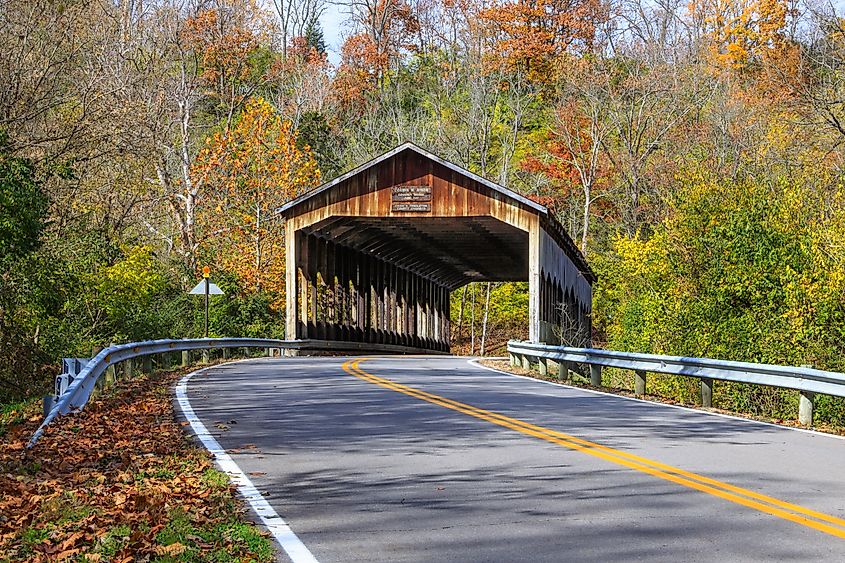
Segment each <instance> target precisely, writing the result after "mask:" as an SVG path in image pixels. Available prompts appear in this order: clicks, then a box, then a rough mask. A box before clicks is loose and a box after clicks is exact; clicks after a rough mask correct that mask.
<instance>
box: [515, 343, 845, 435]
mask: <svg viewBox="0 0 845 563" xmlns="http://www.w3.org/2000/svg"><path fill="white" fill-rule="evenodd" d="M508 353H509V354H510V356H511V363H512V364H514V363H517V362H518V363H519V364H521V365H523V367H528V365H529V364H530V363H531V361H530V359H531V358H534V359H536V360H537V362H538V363H539V364H540V370H541V372H542V371H544V368H545V371H547V370H548V365H547V362H548V360H552V361H553V362H558V363H560V364H566V363H570V364H587V365H589V366H590V382H591V383H592V384H593V385H594V386H596V387H600V386H601V368H602V367H613V368H620V369H628V370H633V371H634V373H635V380H634V391H635V393H636V394H637V395H642V394H644V393H645V383H646V378H645V374H646V373H647V372H651V373H663V374H671V375H682V376H686V377H697V378H699V379H700V380H701V391H702V392H701V395H702V405H703V406H705V407H709V406H711V401H712V392H713V380H722V381H736V382H740V383H753V384H757V385H768V386H772V387H782V388H786V389H795V390H798V391H800V392H801V401H800V403H799V420H800V421H801V422H802V424H812V410H813V394H815V393H823V394H826V395H835V396H837V397H845V374H843V373H838V372H833V371H824V370H820V369H814V368H812V367H791V366H778V365H772V364H755V363H750V362H730V361H726V360H712V359H708V358H688V357H683V356H662V355H655V354H639V353H636V352H617V351H613V350H599V349H596V348H567V347H564V346H551V345H547V344H535V343H530V342H520V341H510V342H508ZM541 360H542V361H541Z"/></svg>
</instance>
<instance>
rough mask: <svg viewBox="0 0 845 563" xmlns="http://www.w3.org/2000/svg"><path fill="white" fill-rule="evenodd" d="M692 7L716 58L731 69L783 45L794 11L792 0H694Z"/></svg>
mask: <svg viewBox="0 0 845 563" xmlns="http://www.w3.org/2000/svg"><path fill="white" fill-rule="evenodd" d="M689 10H690V17H691V19H692V20H693V22H694V23H695V24H696V27H697V28H698V29H699V30H700V32H702V33H703V34H704V37H705V40H706V41H707V44H708V47H709V49H710V52H711V54H712V56H713V58H714V60H715V61H716V62H717V63H718V64H719V65H723V66H725V67H727V68H731V69H742V68H745V67H747V66H748V65H749V64H751V63H753V62H760V61H761V60H762V59H763V58H764V57H766V56H770V55H771V54H772V53H777V52H779V51H780V50H781V49H783V47H784V44H785V42H786V39H787V37H786V28H787V25H788V23H789V18H790V16H792V15H794V10H793V9H791V8H790V3H789V2H788V0H693V1H692V2H690V5H689Z"/></svg>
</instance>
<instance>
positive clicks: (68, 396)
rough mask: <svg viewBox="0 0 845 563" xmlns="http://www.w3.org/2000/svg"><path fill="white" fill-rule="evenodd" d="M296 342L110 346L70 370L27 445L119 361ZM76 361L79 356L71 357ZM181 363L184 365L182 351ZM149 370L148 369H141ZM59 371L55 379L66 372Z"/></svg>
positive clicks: (77, 406)
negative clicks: (68, 377) (70, 379)
mask: <svg viewBox="0 0 845 563" xmlns="http://www.w3.org/2000/svg"><path fill="white" fill-rule="evenodd" d="M297 347H299V346H298V343H296V342H294V341H289V340H274V339H268V338H198V339H194V340H150V341H147V342H132V343H130V344H120V345H117V346H110V347H108V348H106V349H104V350H102V351H101V352H100V353H99V354H97V355H96V356H94V357H93V358H91V359H90V360H88V362H87V364H85V366H84V367H83V368H82V370H81V371H78V373H76V374H73V379H72V381H71V382H69V383H68V384H67V386H66V389H65V390H64V392H63V393H62V394H61V395H59V396H58V397H56V402H55V404H54V405H53V407H52V408H51V409H50V412H49V413H47V416H46V417H45V418H44V422H42V423H41V426H39V427H38V430H36V431H35V433H34V434H33V435H32V438H31V439H30V441H29V445H28V447H30V448H31V447H32V446H34V445H35V443H36V442H37V441H38V439H39V438H40V437H41V436H42V435H43V434H44V430H45V429H46V428H47V426H48V425H49V424H50V423H51V422H52V421H53V420H54V419H55V418H56V417H57V416H59V415H62V414H68V413H70V412H72V411H75V410H79V409H82V407H84V406H85V404H86V403H87V402H88V399H89V398H90V397H91V393H92V392H93V391H94V387H95V386H96V384H97V381H98V380H99V379H100V377H101V376H102V375H103V374H104V373H106V370H108V369H109V368H110V367H111V366H114V365H116V364H120V363H122V362H130V363H129V364H128V369H129V371H130V372H131V370H132V364H131V360H134V359H135V358H139V357H144V358H145V360H149V359H150V356H154V355H156V354H167V353H170V352H187V353H190V352H191V351H193V350H216V349H227V348H268V349H270V350H273V349H282V348H297ZM74 359H75V360H77V362H79V361H81V359H80V358H74ZM182 363H183V365H187V363H188V362H187V361H186V359H185V356H184V355H183V361H182ZM144 371H149V369H148V368H147V369H144ZM66 375H67V374H62V375H60V376H59V377H58V378H57V379H60V378H62V377H63V376H66Z"/></svg>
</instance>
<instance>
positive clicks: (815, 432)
mask: <svg viewBox="0 0 845 563" xmlns="http://www.w3.org/2000/svg"><path fill="white" fill-rule="evenodd" d="M480 359H481V358H474V359H471V360H467V363H468V364H472V365H474V366H476V367H479V368H481V369H486V370H490V371H495V372H496V373H501V374H503V375H509V376H511V377H519V378H520V379H528V380H530V381H534V382H536V383H545V384H546V385H554V386H556V387H566V388H568V389H577V390H578V391H584V392H586V393H594V394H596V395H605V396H607V397H616V398H617V399H625V400H627V401H634V402H637V403H646V404H648V405H655V406H661V407H668V408H671V409H678V410H682V411H688V412H694V413H696V414H703V415H709V416H718V417H720V418H729V419H731V420H741V421H743V422H750V423H753V424H762V425H763V426H771V427H772V428H779V429H781V430H792V431H794V432H802V433H804V434H810V435H812V436H823V437H825V438H834V439H836V440H845V436H840V435H838V434H828V433H827V432H819V431H818V430H809V429H807V428H795V427H794V426H782V425H780V424H774V423H772V422H764V421H762V420H754V419H753V418H743V417H741V416H735V415H731V414H724V413H720V412H710V411H705V410H700V409H694V408H691V407H684V406H681V405H670V404H668V403H660V402H658V401H648V400H646V399H637V398H636V397H626V396H625V395H617V394H616V393H607V392H606V391H596V390H595V389H587V388H586V387H576V386H575V385H567V384H566V383H557V382H555V381H546V380H545V379H537V378H534V377H529V376H527V375H519V374H516V373H510V372H507V371H502V370H500V369H496V368H491V367H490V366H485V365H483V364H481V363H479V360H480ZM484 359H485V360H487V359H494V358H484ZM495 359H507V358H495Z"/></svg>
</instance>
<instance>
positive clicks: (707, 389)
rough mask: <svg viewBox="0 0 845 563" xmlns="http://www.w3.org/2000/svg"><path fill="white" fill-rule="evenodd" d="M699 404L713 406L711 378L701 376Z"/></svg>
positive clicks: (705, 406) (706, 406)
mask: <svg viewBox="0 0 845 563" xmlns="http://www.w3.org/2000/svg"><path fill="white" fill-rule="evenodd" d="M701 406H702V407H704V408H707V409H709V408H710V407H712V406H713V379H711V378H709V377H702V378H701Z"/></svg>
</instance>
